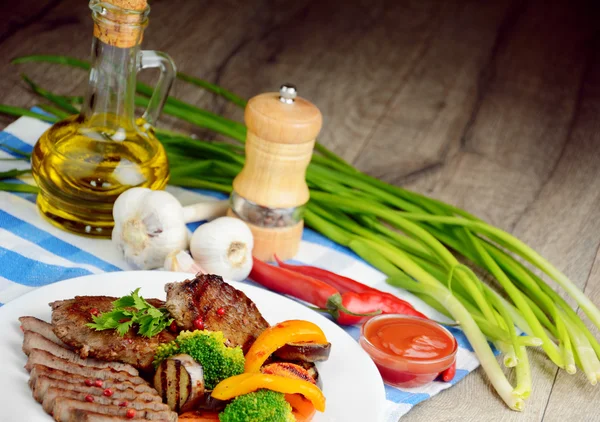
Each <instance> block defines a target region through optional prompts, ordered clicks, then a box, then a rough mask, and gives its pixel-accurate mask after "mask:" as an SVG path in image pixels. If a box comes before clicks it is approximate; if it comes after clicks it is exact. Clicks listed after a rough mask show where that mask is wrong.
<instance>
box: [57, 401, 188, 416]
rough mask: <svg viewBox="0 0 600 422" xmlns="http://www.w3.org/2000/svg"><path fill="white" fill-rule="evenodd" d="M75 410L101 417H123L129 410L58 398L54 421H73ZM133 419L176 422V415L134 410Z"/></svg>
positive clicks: (158, 411)
mask: <svg viewBox="0 0 600 422" xmlns="http://www.w3.org/2000/svg"><path fill="white" fill-rule="evenodd" d="M77 409H80V410H84V411H89V412H93V413H99V414H103V415H110V416H121V417H125V416H126V414H127V410H129V409H130V408H127V407H121V406H113V405H105V404H98V403H93V402H92V403H90V402H87V401H79V400H74V399H70V398H66V397H58V398H57V399H56V400H55V401H54V414H53V416H54V419H55V420H56V421H58V422H70V421H73V420H74V419H73V415H74V412H75V410H77ZM135 418H138V419H146V420H150V421H164V422H176V421H177V413H175V412H171V411H164V410H149V409H141V410H135Z"/></svg>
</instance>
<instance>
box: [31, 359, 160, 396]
mask: <svg viewBox="0 0 600 422" xmlns="http://www.w3.org/2000/svg"><path fill="white" fill-rule="evenodd" d="M51 371H53V370H52V368H48V367H46V366H43V365H36V366H35V368H34V369H33V370H32V371H31V374H30V375H31V376H30V378H29V387H30V388H31V390H32V391H33V397H34V398H35V399H36V400H37V401H39V402H41V401H42V400H43V399H44V395H45V394H46V391H47V390H48V388H50V387H54V386H60V388H62V389H65V390H68V389H73V390H76V391H81V392H85V393H88V394H101V393H102V391H104V388H110V389H111V390H113V391H114V392H115V394H116V393H117V392H119V394H121V393H123V394H135V395H136V396H142V395H143V397H150V396H156V397H157V398H158V399H157V400H161V399H160V396H158V393H157V391H156V390H155V389H154V388H152V387H150V386H149V385H147V384H132V383H130V382H127V381H121V382H119V381H112V380H103V385H102V388H100V387H94V386H92V387H88V386H87V385H85V380H86V379H88V378H85V377H80V376H78V375H73V374H69V373H67V372H62V371H57V372H62V374H65V375H57V374H56V373H55V372H51ZM62 383H64V384H62Z"/></svg>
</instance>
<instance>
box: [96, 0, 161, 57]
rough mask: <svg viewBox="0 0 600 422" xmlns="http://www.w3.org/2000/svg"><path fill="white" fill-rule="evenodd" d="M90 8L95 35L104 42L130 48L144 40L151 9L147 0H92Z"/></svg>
mask: <svg viewBox="0 0 600 422" xmlns="http://www.w3.org/2000/svg"><path fill="white" fill-rule="evenodd" d="M90 8H91V9H92V10H93V12H94V13H93V17H94V36H95V37H96V38H98V39H99V40H100V41H102V42H103V43H105V44H108V45H112V46H115V47H119V48H130V47H134V46H136V45H138V44H140V43H141V42H142V37H143V33H144V28H145V27H146V25H147V23H148V19H147V16H148V12H149V10H150V9H149V7H148V3H147V2H146V0H104V1H99V0H92V1H90Z"/></svg>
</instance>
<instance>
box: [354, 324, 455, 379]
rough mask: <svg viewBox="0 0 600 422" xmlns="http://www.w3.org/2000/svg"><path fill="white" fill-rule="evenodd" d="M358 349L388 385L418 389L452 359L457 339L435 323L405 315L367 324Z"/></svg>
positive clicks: (443, 368)
mask: <svg viewBox="0 0 600 422" xmlns="http://www.w3.org/2000/svg"><path fill="white" fill-rule="evenodd" d="M360 343H361V346H362V347H363V348H364V349H365V350H366V351H367V353H369V355H370V356H371V358H372V359H373V361H374V362H375V365H376V366H377V368H378V369H379V372H380V373H381V376H382V378H383V379H384V380H385V381H386V382H387V383H388V384H391V385H395V386H399V387H417V386H421V385H424V384H426V383H428V382H430V381H433V380H434V379H435V378H436V377H437V375H438V374H439V373H440V372H442V371H443V370H445V369H447V368H448V367H449V366H450V365H451V364H452V363H453V362H454V359H455V355H456V349H457V344H456V340H455V339H454V337H453V336H452V334H450V332H448V331H447V330H446V329H444V328H443V327H442V326H440V325H438V324H437V323H435V322H432V321H428V320H425V319H421V318H415V317H407V316H404V315H390V314H387V315H382V316H380V317H375V318H372V319H371V320H369V321H367V322H366V323H365V324H364V326H363V330H362V337H361V340H360Z"/></svg>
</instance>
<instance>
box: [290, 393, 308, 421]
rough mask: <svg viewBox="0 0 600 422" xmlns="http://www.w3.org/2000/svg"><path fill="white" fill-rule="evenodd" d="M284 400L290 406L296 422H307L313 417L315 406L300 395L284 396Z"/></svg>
mask: <svg viewBox="0 0 600 422" xmlns="http://www.w3.org/2000/svg"><path fill="white" fill-rule="evenodd" d="M285 399H286V400H287V402H288V403H289V404H290V406H292V414H293V415H294V417H295V418H296V422H309V421H311V420H312V418H313V417H314V416H315V413H316V409H315V406H314V405H313V404H312V403H311V402H310V400H307V399H305V398H304V397H303V396H301V395H300V394H286V395H285Z"/></svg>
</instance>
